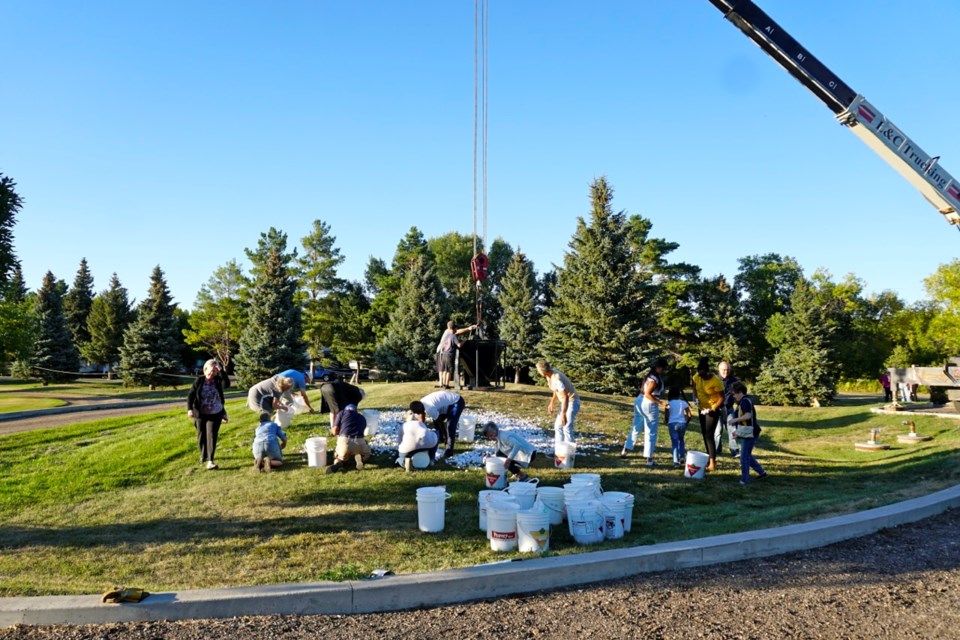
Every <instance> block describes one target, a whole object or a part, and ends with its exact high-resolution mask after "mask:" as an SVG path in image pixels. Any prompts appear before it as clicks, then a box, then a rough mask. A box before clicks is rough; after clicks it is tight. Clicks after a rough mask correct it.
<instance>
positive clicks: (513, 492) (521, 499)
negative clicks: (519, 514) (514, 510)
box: [506, 478, 540, 509]
mask: <svg viewBox="0 0 960 640" xmlns="http://www.w3.org/2000/svg"><path fill="white" fill-rule="evenodd" d="M539 482H540V480H539V479H537V478H534V479H533V480H531V481H529V482H511V483H510V486H508V487H507V489H506V492H507V493H509V494H510V496H511V497H512V498H513V499H514V500H516V501H517V504H519V505H520V508H521V509H532V508H533V503H534V501H535V500H536V499H537V483H539Z"/></svg>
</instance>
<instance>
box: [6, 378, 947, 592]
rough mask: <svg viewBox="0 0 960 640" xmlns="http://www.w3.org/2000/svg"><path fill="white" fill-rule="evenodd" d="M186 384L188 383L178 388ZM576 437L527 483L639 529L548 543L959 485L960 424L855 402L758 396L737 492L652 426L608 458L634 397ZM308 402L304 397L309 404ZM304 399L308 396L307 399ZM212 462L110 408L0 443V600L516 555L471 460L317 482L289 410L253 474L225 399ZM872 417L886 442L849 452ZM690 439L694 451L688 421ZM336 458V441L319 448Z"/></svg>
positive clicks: (499, 401)
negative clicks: (756, 426)
mask: <svg viewBox="0 0 960 640" xmlns="http://www.w3.org/2000/svg"><path fill="white" fill-rule="evenodd" d="M365 388H366V389H367V394H368V395H367V400H366V402H365V403H364V406H365V407H368V408H379V409H382V410H386V409H390V408H395V407H400V406H406V405H407V404H408V403H409V401H410V400H411V399H416V398H419V397H421V396H422V395H425V394H426V393H429V392H430V391H433V386H432V384H430V383H409V384H368V385H365ZM184 395H185V394H184ZM583 395H584V398H583V409H582V412H581V414H580V420H579V430H580V433H581V434H583V435H585V436H586V435H590V436H596V437H599V438H601V439H602V440H603V441H604V442H605V443H606V444H607V445H608V447H609V448H608V449H607V450H605V451H602V452H600V453H593V454H592V455H579V456H578V457H577V469H575V470H573V471H563V470H557V469H553V468H552V466H550V465H549V464H548V460H541V461H539V464H538V465H537V466H536V468H535V469H534V473H533V475H536V476H538V477H540V478H541V484H543V485H552V486H562V484H563V483H564V482H567V481H568V479H569V477H570V474H571V473H575V472H576V471H590V472H597V473H600V474H601V475H602V479H603V480H602V481H603V487H604V489H606V490H615V491H628V492H631V493H633V494H635V496H636V506H635V509H634V515H633V523H634V524H633V531H632V532H631V533H629V534H627V536H626V537H625V538H624V539H623V540H618V541H609V542H606V543H604V544H603V545H597V546H592V547H582V546H578V545H576V544H575V543H574V541H573V540H572V539H571V538H570V536H569V534H568V533H567V531H566V527H565V526H563V527H555V528H554V531H553V535H552V537H551V543H550V546H551V552H550V553H551V554H570V553H580V552H584V551H591V550H595V549H601V548H615V547H622V546H633V545H642V544H653V543H657V542H665V541H670V540H678V539H688V538H695V537H700V536H706V535H714V534H721V533H731V532H736V531H744V530H750V529H756V528H762V527H770V526H775V525H779V524H786V523H793V522H800V521H806V520H812V519H816V518H821V517H825V516H829V515H835V514H839V513H848V512H852V511H858V510H863V509H867V508H871V507H875V506H880V505H884V504H888V503H891V502H895V501H898V500H901V499H905V498H908V497H913V496H917V495H922V494H926V493H930V492H932V491H935V490H938V489H941V488H944V487H947V486H950V485H953V484H955V483H956V482H957V481H958V476H960V471H958V469H957V456H956V449H957V445H958V441H960V429H958V428H957V426H958V424H960V423H958V422H955V421H953V420H946V419H940V418H934V417H922V418H917V419H916V424H917V430H918V432H919V433H921V434H923V435H929V436H933V437H934V439H933V440H932V441H930V442H927V443H923V444H917V445H899V444H897V443H896V438H895V435H896V434H897V433H905V432H906V428H905V427H903V426H901V425H900V420H901V418H900V417H898V416H881V415H876V414H872V413H870V411H869V408H870V407H871V406H876V404H867V403H856V402H851V403H848V404H845V405H841V406H836V407H830V408H819V409H778V408H773V407H760V408H759V414H760V416H761V418H762V420H763V424H764V435H763V442H762V446H761V447H760V448H759V449H758V452H757V455H758V458H759V459H760V460H761V462H762V463H763V465H764V466H765V467H766V468H767V470H768V471H769V472H770V474H771V476H770V478H768V479H767V480H764V481H762V482H755V483H753V484H752V485H750V486H748V487H742V486H740V485H739V484H738V482H737V480H738V473H739V465H738V463H737V462H736V461H734V460H732V459H730V458H723V459H721V461H720V469H719V470H718V472H716V473H714V474H710V475H709V476H708V477H707V478H706V479H705V480H704V481H691V480H686V479H684V478H683V477H682V475H681V472H680V471H677V470H674V469H673V468H672V466H671V465H670V464H669V459H668V457H669V437H668V435H667V433H666V429H665V428H661V431H660V453H659V454H658V459H659V461H660V463H661V464H660V465H659V466H658V467H656V468H654V469H652V470H651V469H647V468H646V467H644V466H643V462H642V460H641V459H639V457H637V458H631V459H628V460H621V459H620V457H619V451H620V446H621V444H622V441H623V436H624V434H625V432H626V429H627V426H628V424H629V422H630V420H631V416H632V402H633V399H632V398H627V397H616V396H598V395H594V394H583ZM316 396H318V394H317V392H315V391H314V392H312V396H311V397H316ZM464 396H465V398H466V400H467V404H468V411H469V409H470V408H478V409H487V410H496V411H500V412H503V413H507V414H510V415H516V416H519V417H525V418H530V419H532V420H534V421H537V422H539V424H541V425H542V426H544V427H548V426H549V425H551V424H552V422H551V421H550V420H549V419H548V418H547V416H546V413H545V410H546V405H547V403H548V401H549V395H548V393H547V391H546V389H545V388H543V387H528V386H523V385H509V386H508V387H507V388H506V389H504V390H500V391H491V392H472V391H465V392H464ZM315 404H316V405H319V398H318V397H317V401H316V402H315ZM228 409H229V411H230V416H231V421H230V422H229V423H226V424H225V425H224V426H223V429H222V430H221V436H220V445H219V448H218V453H217V460H218V462H219V464H220V469H219V470H218V471H206V470H204V469H203V468H202V467H201V466H200V465H199V460H198V453H197V448H196V444H195V437H194V429H193V425H192V423H191V421H189V420H188V419H187V418H186V416H185V411H184V410H177V411H168V412H162V413H154V414H149V415H142V416H136V417H126V418H115V419H110V420H103V421H99V422H92V423H84V424H78V425H73V426H68V427H60V428H55V429H47V430H40V431H32V432H26V433H20V434H14V435H9V436H5V437H2V438H0V465H2V469H3V472H2V474H0V523H2V524H0V595H5V596H13V595H39V594H79V593H96V592H100V591H103V590H104V589H106V588H108V587H112V586H113V585H115V584H124V585H127V586H138V587H142V588H145V589H147V590H150V591H166V590H177V589H186V588H207V587H225V586H239V585H252V584H271V583H282V582H291V581H313V580H345V579H359V578H364V577H366V576H368V575H369V574H370V573H371V571H373V570H374V569H376V568H385V569H390V570H392V571H394V572H397V573H405V572H414V571H428V570H434V569H442V568H448V567H457V566H466V565H473V564H478V563H484V562H491V561H496V560H502V559H505V558H513V557H521V554H516V553H514V554H500V553H495V552H493V551H491V550H490V548H489V544H488V542H487V540H486V537H485V535H484V533H483V532H481V531H480V530H479V529H478V513H477V492H478V491H479V490H481V489H483V488H484V487H483V474H482V472H481V471H480V470H479V469H470V470H456V469H453V468H448V467H444V466H442V465H440V466H438V467H434V468H432V469H430V470H427V471H422V472H417V473H413V474H407V473H404V472H403V471H402V470H401V469H400V468H399V467H397V466H396V465H395V464H394V463H393V462H392V460H391V459H390V458H389V456H387V455H381V456H378V457H376V458H375V460H374V461H373V463H372V464H370V465H368V466H367V468H366V469H364V470H363V471H362V472H360V473H358V472H356V471H350V472H348V473H339V474H336V475H326V474H324V473H323V471H322V470H321V469H316V468H310V467H307V466H306V456H305V455H304V454H300V453H298V452H299V451H300V450H301V448H302V446H303V443H304V441H305V440H306V439H307V438H308V437H311V436H325V435H328V429H327V425H328V424H329V419H328V417H327V416H326V415H319V414H316V415H303V416H298V417H297V418H296V419H295V421H294V424H293V426H292V427H291V428H290V429H289V430H288V434H289V435H290V442H289V445H288V446H287V449H286V451H285V456H286V460H287V465H286V466H285V467H284V468H283V469H282V470H280V471H278V472H275V473H270V474H265V473H264V474H254V473H252V472H251V466H252V458H251V454H250V442H251V440H252V435H253V430H254V428H255V423H256V417H255V415H254V414H253V413H252V412H250V411H248V410H247V409H246V408H245V407H244V406H243V403H242V402H241V401H239V400H233V401H230V402H229V403H228ZM872 427H879V428H882V429H883V430H884V431H883V433H882V439H883V440H885V441H887V442H890V443H891V444H892V445H893V446H892V448H891V449H890V450H888V451H884V452H876V453H865V452H859V451H856V450H855V449H854V446H853V443H854V442H857V441H864V440H866V439H867V438H868V436H869V431H870V429H871V428H872ZM687 445H688V447H689V448H691V449H697V450H702V449H703V445H702V441H701V438H700V434H699V427H698V426H697V425H696V423H692V424H691V428H690V430H689V431H688V433H687ZM331 449H332V440H331ZM441 484H442V485H446V487H447V491H448V492H449V493H450V494H451V495H452V497H451V498H450V499H449V500H448V501H447V503H446V527H445V529H444V531H443V532H442V533H433V534H427V533H421V532H420V531H419V530H418V529H417V506H416V499H415V493H416V489H417V488H418V487H422V486H435V485H441Z"/></svg>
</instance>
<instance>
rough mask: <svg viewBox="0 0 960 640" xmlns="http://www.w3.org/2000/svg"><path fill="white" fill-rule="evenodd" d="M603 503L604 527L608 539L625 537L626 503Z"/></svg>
mask: <svg viewBox="0 0 960 640" xmlns="http://www.w3.org/2000/svg"><path fill="white" fill-rule="evenodd" d="M601 502H602V503H603V529H604V533H603V535H604V537H605V538H606V539H607V540H616V539H617V538H622V537H623V521H624V512H625V510H626V507H627V505H626V503H624V502H614V501H601Z"/></svg>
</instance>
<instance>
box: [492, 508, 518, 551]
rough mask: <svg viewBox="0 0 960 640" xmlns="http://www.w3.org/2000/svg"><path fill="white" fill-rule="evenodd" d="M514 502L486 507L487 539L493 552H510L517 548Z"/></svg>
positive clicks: (516, 509)
mask: <svg viewBox="0 0 960 640" xmlns="http://www.w3.org/2000/svg"><path fill="white" fill-rule="evenodd" d="M519 510H520V507H519V506H518V505H517V503H516V502H497V503H494V504H491V505H490V506H489V507H487V532H488V535H487V537H488V538H490V548H491V549H493V550H494V551H510V550H512V549H516V548H517V511H519Z"/></svg>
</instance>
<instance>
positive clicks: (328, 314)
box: [297, 220, 344, 360]
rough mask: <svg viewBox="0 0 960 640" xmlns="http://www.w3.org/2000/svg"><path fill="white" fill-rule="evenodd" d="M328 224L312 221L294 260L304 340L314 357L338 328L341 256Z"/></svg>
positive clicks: (330, 342)
mask: <svg viewBox="0 0 960 640" xmlns="http://www.w3.org/2000/svg"><path fill="white" fill-rule="evenodd" d="M336 241H337V238H336V237H335V236H333V235H331V233H330V225H328V224H327V223H326V222H323V221H322V220H314V221H313V228H312V229H311V231H310V234H309V235H307V236H305V237H304V238H302V239H301V240H300V242H301V246H303V255H302V256H301V257H300V258H298V259H297V267H298V273H299V277H300V290H301V295H302V298H303V300H302V304H303V327H304V340H305V341H306V343H307V351H308V353H309V354H310V357H311V358H313V359H315V360H316V359H319V358H321V356H322V352H323V348H324V347H329V346H330V345H331V344H332V343H333V341H334V335H335V334H336V332H337V330H338V322H337V315H336V313H337V304H336V294H337V293H338V292H340V291H341V290H342V289H343V287H344V281H343V280H342V279H340V278H339V277H338V276H337V267H339V266H340V265H341V264H342V263H343V261H344V257H343V255H341V253H340V249H338V248H337V247H336V246H335V243H336Z"/></svg>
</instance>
